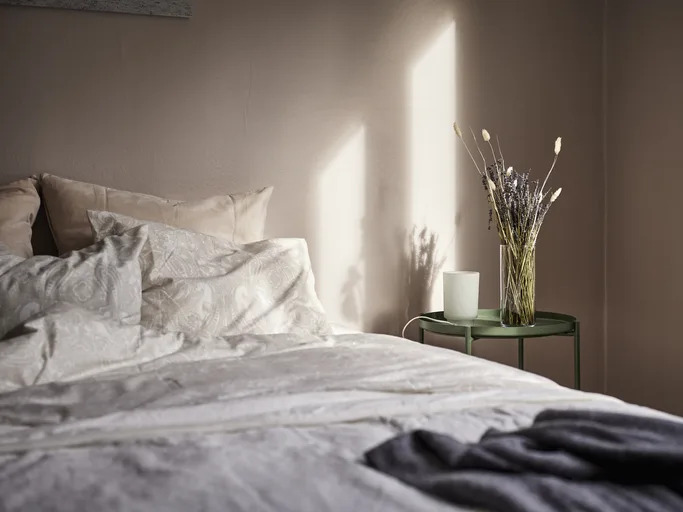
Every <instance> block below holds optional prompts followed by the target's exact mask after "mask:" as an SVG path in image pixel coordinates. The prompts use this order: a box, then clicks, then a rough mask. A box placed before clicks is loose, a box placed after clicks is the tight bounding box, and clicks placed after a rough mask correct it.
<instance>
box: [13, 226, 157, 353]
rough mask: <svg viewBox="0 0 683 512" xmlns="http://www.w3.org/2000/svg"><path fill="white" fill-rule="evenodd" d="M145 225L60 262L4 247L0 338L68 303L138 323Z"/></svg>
mask: <svg viewBox="0 0 683 512" xmlns="http://www.w3.org/2000/svg"><path fill="white" fill-rule="evenodd" d="M146 240H147V227H145V226H141V227H138V228H135V229H132V230H130V231H127V232H125V233H122V234H120V235H117V236H112V237H108V238H105V239H103V240H102V241H100V242H98V243H97V244H95V245H91V246H90V247H86V248H85V249H82V250H80V251H74V252H70V253H67V254H66V255H64V257H62V258H57V257H54V256H34V257H32V258H28V259H24V258H21V257H19V256H15V255H12V254H11V253H10V252H9V250H7V249H6V248H3V247H2V246H0V339H2V337H3V336H5V335H6V334H7V333H8V332H9V331H10V330H12V329H14V328H15V327H16V326H18V325H19V324H21V323H23V322H25V321H26V320H28V319H29V318H30V317H32V316H34V315H35V314H37V313H40V312H42V311H45V310H46V309H48V308H49V307H51V306H53V305H54V304H57V303H60V302H66V303H71V304H75V305H78V306H80V307H82V308H84V309H89V310H91V311H95V312H98V313H100V314H102V315H104V316H106V317H109V318H113V319H115V320H119V321H121V322H123V323H127V324H137V323H139V321H140V305H141V294H142V281H141V275H140V263H139V255H140V250H141V249H142V247H143V246H144V244H145V241H146Z"/></svg>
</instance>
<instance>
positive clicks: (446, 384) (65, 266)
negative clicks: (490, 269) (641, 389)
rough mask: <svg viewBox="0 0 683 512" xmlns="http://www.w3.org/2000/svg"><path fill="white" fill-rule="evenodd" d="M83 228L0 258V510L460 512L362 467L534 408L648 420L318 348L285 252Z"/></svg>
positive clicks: (111, 222)
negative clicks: (405, 445) (400, 440)
mask: <svg viewBox="0 0 683 512" xmlns="http://www.w3.org/2000/svg"><path fill="white" fill-rule="evenodd" d="M83 213H84V215H85V211H84V212H83ZM87 215H88V219H89V221H90V223H91V224H92V227H93V236H94V238H95V242H96V243H95V244H94V245H92V246H89V247H88V248H85V249H82V250H80V251H79V250H78V249H76V250H75V252H72V253H69V254H68V255H67V256H65V257H63V258H52V257H43V258H51V259H41V257H35V256H34V257H31V256H30V255H26V254H24V255H22V256H17V255H16V254H15V255H13V256H11V255H9V252H11V251H7V254H6V255H5V256H1V253H2V251H0V312H2V313H1V314H0V339H1V340H2V341H0V510H2V511H19V510H42V511H76V510H103V511H104V510H127V511H150V510H164V511H176V510H177V511H187V510H203V511H214V510H216V511H218V510H221V511H222V510H230V511H268V510H272V511H323V510H326V511H327V510H329V511H355V510H362V511H373V510H377V511H379V510H391V511H402V510H405V511H415V510H430V511H441V510H443V511H453V510H463V509H459V508H458V507H456V506H453V505H449V504H447V503H445V502H442V501H439V500H437V499H435V498H433V497H430V496H429V495H427V494H423V493H421V492H420V491H418V490H416V489H414V488H412V487H409V486H406V485H404V484H402V483H400V482H399V481H398V480H395V479H393V478H390V477H388V476H386V475H384V474H382V473H379V472H377V471H374V470H372V469H370V468H369V467H367V466H366V465H365V464H364V463H363V458H362V456H363V453H364V452H365V451H366V450H368V449H370V448H371V447H373V446H376V445H377V444H378V443H381V442H383V441H385V440H387V439H389V438H391V437H392V436H395V435H396V434H398V433H401V432H406V431H410V430H413V429H416V428H422V429H430V430H434V431H437V432H444V433H449V434H450V435H452V436H454V437H456V438H457V439H459V440H462V441H467V442H474V441H476V440H477V439H479V437H480V436H481V435H482V434H483V433H484V432H485V431H486V430H488V429H490V428H497V429H501V430H514V429H516V428H519V427H522V426H525V425H528V424H529V423H530V422H531V421H532V420H533V418H534V416H535V415H536V414H537V413H538V412H539V411H541V410H544V409H547V408H549V407H553V408H558V407H559V408H577V409H578V408H580V409H601V410H611V411H623V412H629V413H633V414H640V415H660V416H663V415H662V414H661V413H658V412H656V411H652V410H649V409H645V408H641V407H637V406H635V405H631V404H626V403H623V402H621V401H619V400H617V399H615V398H611V397H608V396H604V395H598V394H591V393H586V392H580V391H575V390H570V389H567V388H564V387H561V386H559V385H557V384H555V383H553V382H551V381H549V380H547V379H545V378H542V377H539V376H537V375H533V374H530V373H527V372H524V371H521V370H517V369H514V368H510V367H506V366H503V365H499V364H496V363H492V362H487V361H484V360H481V359H478V358H476V357H472V356H467V355H464V354H461V353H458V352H455V351H452V350H447V349H442V348H437V347H430V346H424V345H421V344H418V343H414V342H412V341H409V340H405V339H401V338H397V337H392V336H384V335H376V334H362V333H351V334H343V335H338V334H333V332H332V331H331V330H330V329H329V325H326V324H325V322H324V320H322V319H321V318H322V317H321V314H322V313H321V311H320V308H319V303H317V302H316V298H315V296H314V295H315V292H314V290H313V282H312V274H310V262H308V260H307V256H305V255H304V253H305V250H304V249H305V245H303V244H302V242H300V241H299V242H291V241H287V242H277V241H269V242H267V243H266V242H256V243H255V244H256V245H254V244H251V245H249V247H248V248H245V247H246V246H242V245H241V246H239V247H238V246H236V245H235V242H234V241H230V242H227V241H224V242H219V241H216V239H215V237H212V238H210V239H205V238H201V237H205V236H208V235H201V234H198V233H195V232H191V231H183V233H181V234H179V233H178V232H177V231H174V230H175V228H171V227H169V226H168V225H166V224H163V223H161V222H152V221H151V220H142V221H141V220H139V219H136V218H134V217H127V216H125V215H120V214H113V213H111V212H99V213H98V212H94V211H92V210H91V211H90V212H89V213H88V214H87ZM162 220H163V219H162ZM233 235H234V234H233ZM233 235H230V236H233ZM197 237H200V238H197ZM65 240H66V241H67V242H69V243H72V242H73V240H74V237H73V236H72V237H71V238H62V240H61V243H66V242H65ZM84 243H85V242H84ZM88 243H89V242H88ZM225 244H228V245H225ZM58 245H59V244H58ZM22 247H24V246H22ZM226 247H227V249H226ZM93 248H94V249H93ZM184 248H185V249H184ZM198 248H201V249H202V251H199V250H198ZM23 250H25V249H23ZM184 250H185V251H186V252H187V251H189V253H188V254H189V255H188V254H185V255H184V254H183V251H184ZM226 250H227V251H228V253H226V252H225V251H226ZM198 253H202V254H204V253H206V254H207V255H208V256H206V260H205V261H204V260H202V261H201V264H198V265H196V266H198V267H201V269H203V270H202V271H201V272H203V273H202V274H201V275H197V274H193V275H192V276H189V277H188V275H186V274H184V272H185V273H186V271H187V268H188V266H192V265H195V263H196V261H195V259H197V258H200V256H198V255H197V254H198ZM226 254H227V256H226ZM234 258H237V260H239V264H237V265H232V264H231V266H230V268H229V270H226V267H225V265H226V261H233V260H232V259H234ZM283 261H289V262H290V263H287V264H283ZM3 262H4V263H3ZM193 262H194V263H193ZM219 264H220V265H221V266H220V269H221V273H220V279H221V281H219V282H218V284H215V283H214V280H215V279H216V275H215V273H212V272H213V271H212V268H214V267H213V265H219ZM3 265H4V267H3ZM192 268H193V269H194V268H195V267H194V266H193V267H192ZM266 268H267V269H269V270H268V271H267V272H265V271H264V270H263V269H266ZM12 272H14V277H12V275H13V274H12ZM193 272H199V271H198V270H193ZM245 273H246V274H245ZM124 275H126V276H128V277H125V278H124V277H122V276H124ZM245 275H247V276H248V277H249V279H247V280H246V282H247V283H248V286H246V288H245V287H244V286H241V285H238V284H235V283H242V282H245V279H246V278H245ZM8 276H9V277H8ZM51 276H52V277H51ZM54 276H58V277H59V278H54V279H53V277H54ZM65 276H66V277H65ZM72 276H80V277H72ZM264 276H265V277H264ZM7 281H11V283H10V284H4V285H3V282H7ZM91 283H96V285H94V286H90V284H91ZM2 286H5V288H4V293H2V292H3V289H2ZM193 286H194V287H199V288H198V291H197V293H194V291H188V290H192V287H193ZM84 287H85V288H84ZM226 289H230V290H235V291H234V294H232V295H230V296H228V297H227V298H226V297H222V296H221V297H218V295H216V294H220V292H221V290H226ZM84 290H85V291H84ZM150 290H152V291H150ZM245 290H246V291H245ZM256 291H258V293H256ZM245 293H246V294H247V295H248V300H247V299H245V295H244V294H245ZM22 294H26V296H27V297H31V298H30V299H28V298H23V297H24V295H22ZM50 294H53V295H50ZM48 295H50V296H49V297H48ZM272 296H276V297H277V303H278V307H277V308H272V307H270V308H269V309H267V310H266V309H258V308H263V304H266V303H269V299H268V297H272ZM263 297H266V298H264V299H263V300H262V301H261V302H259V300H261V299H260V298H263ZM48 299H49V300H48ZM3 300H4V301H5V302H4V303H3V302H2V301H3ZM169 300H170V302H169ZM221 300H222V301H224V302H220V301H221ZM3 304H4V305H3ZM216 304H219V305H220V307H219V308H218V310H220V311H218V312H216V307H215V306H216ZM198 307H199V308H200V309H201V310H200V312H199V313H197V311H196V309H197V308H198ZM207 308H208V309H207ZM226 308H227V310H229V311H230V315H229V317H230V318H228V319H226V316H225V315H224V314H223V313H224V311H225V310H226ZM235 308H237V309H235ZM240 308H241V309H240ZM254 308H256V310H254ZM169 311H170V312H169ZM255 311H256V312H255ZM198 319H199V320H198ZM207 319H209V320H207ZM236 319H237V320H236ZM292 319H295V321H293V320H292ZM3 322H4V323H3ZM283 322H284V324H283ZM171 325H173V326H175V327H174V328H173V329H170V328H168V327H169V326H171ZM276 325H285V327H282V329H280V330H281V331H286V332H280V333H273V331H274V330H277V328H276V327H274V326H276ZM3 330H4V331H3Z"/></svg>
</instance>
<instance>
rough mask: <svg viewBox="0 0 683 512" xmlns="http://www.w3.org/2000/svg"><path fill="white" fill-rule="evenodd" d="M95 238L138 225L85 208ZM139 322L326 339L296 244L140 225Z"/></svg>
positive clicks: (303, 252)
mask: <svg viewBox="0 0 683 512" xmlns="http://www.w3.org/2000/svg"><path fill="white" fill-rule="evenodd" d="M88 217H89V219H90V223H91V225H92V227H93V232H94V235H95V238H96V239H101V238H103V237H106V236H110V235H112V234H116V233H121V232H123V231H125V230H127V229H130V228H131V227H133V226H137V225H140V224H142V223H143V221H140V220H138V219H134V218H132V217H126V216H124V215H118V214H116V213H111V212H93V211H88ZM147 226H148V227H149V239H148V243H147V244H146V245H145V248H144V249H143V251H142V253H141V255H140V261H141V267H142V289H143V293H142V318H141V323H142V324H143V325H145V326H147V327H152V328H155V329H159V330H165V331H180V332H185V333H187V334H190V335H231V334H241V333H253V334H272V333H279V332H290V333H307V334H328V333H329V332H330V327H329V324H328V322H327V319H326V317H325V312H324V310H323V307H322V305H321V304H320V301H319V300H318V297H317V295H316V293H315V288H314V278H313V271H312V270H311V263H310V259H309V256H308V247H307V245H306V241H305V240H303V239H295V238H288V239H273V240H262V241H260V242H254V243H251V244H245V245H240V244H236V243H233V242H229V241H227V240H221V239H219V238H215V237H212V236H208V235H203V234H200V233H194V232H192V231H186V230H182V229H177V228H172V227H170V226H166V225H164V224H156V223H147Z"/></svg>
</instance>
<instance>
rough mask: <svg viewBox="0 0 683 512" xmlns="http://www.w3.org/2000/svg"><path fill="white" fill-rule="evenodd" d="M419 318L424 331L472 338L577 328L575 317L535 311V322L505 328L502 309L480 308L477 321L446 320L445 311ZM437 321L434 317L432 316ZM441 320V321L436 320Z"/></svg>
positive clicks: (521, 335) (530, 335)
mask: <svg viewBox="0 0 683 512" xmlns="http://www.w3.org/2000/svg"><path fill="white" fill-rule="evenodd" d="M422 316H423V317H427V318H420V328H421V329H424V330H425V331H429V332H435V333H438V334H446V335H450V336H467V334H468V331H469V335H470V336H471V337H473V338H535V337H541V336H553V335H556V334H568V333H571V332H573V331H574V329H575V327H576V322H577V321H576V318H575V317H573V316H570V315H564V314H562V313H552V312H549V311H536V324H535V325H531V326H527V327H503V326H502V325H501V324H500V310H499V309H480V310H479V313H478V315H477V318H475V319H474V320H460V321H456V322H449V323H442V322H443V321H447V320H446V318H445V317H444V316H443V311H434V312H432V313H424V314H423V315H422ZM432 318H433V319H434V320H431V319H432ZM436 320H441V321H436Z"/></svg>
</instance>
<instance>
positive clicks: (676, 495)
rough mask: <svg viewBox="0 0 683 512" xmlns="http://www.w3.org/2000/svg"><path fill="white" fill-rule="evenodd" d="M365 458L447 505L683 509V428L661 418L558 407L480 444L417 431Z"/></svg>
mask: <svg viewBox="0 0 683 512" xmlns="http://www.w3.org/2000/svg"><path fill="white" fill-rule="evenodd" d="M365 460H366V463H367V464H368V465H369V466H371V467H373V468H375V469H377V470H379V471H381V472H383V473H386V474H388V475H391V476H393V477H395V478H398V479H399V480H401V481H402V482H404V483H406V484H408V485H411V486H413V487H416V488H418V489H421V490H422V491H424V492H426V493H429V494H431V495H434V496H437V497H439V498H441V499H442V500H445V501H448V502H451V503H454V504H458V505H464V506H471V507H476V508H482V509H485V510H491V511H501V512H541V511H551V510H552V511H558V510H559V511H565V510H566V511H576V510H581V511H599V512H612V511H613V512H629V511H653V512H655V511H656V512H662V511H682V510H683V422H677V421H671V420H668V419H662V418H657V417H644V416H635V415H630V414H621V413H614V412H605V411H596V410H576V409H575V410H552V409H550V410H545V411H543V412H541V413H540V414H538V416H537V417H536V418H535V420H534V423H533V424H532V425H531V426H530V427H528V428H524V429H521V430H518V431H513V432H500V431H496V430H489V431H488V432H486V433H485V434H484V435H483V436H482V438H481V440H480V441H479V442H478V443H471V444H470V443H462V442H460V441H458V440H456V439H454V438H452V437H450V436H448V435H444V434H439V433H436V432H431V431H427V430H415V431H412V432H410V433H406V434H401V435H399V436H396V437H394V438H392V439H390V440H388V441H386V442H384V443H382V444H380V445H379V446H377V447H375V448H373V449H371V450H369V451H367V452H366V453H365Z"/></svg>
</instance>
